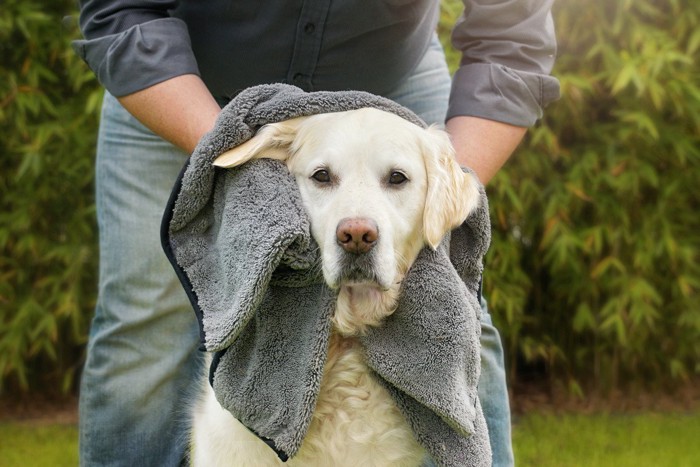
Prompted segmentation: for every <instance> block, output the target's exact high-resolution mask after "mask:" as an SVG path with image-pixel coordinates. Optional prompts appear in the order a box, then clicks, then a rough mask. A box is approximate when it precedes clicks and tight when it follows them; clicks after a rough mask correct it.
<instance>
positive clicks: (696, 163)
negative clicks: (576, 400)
mask: <svg viewBox="0 0 700 467" xmlns="http://www.w3.org/2000/svg"><path fill="white" fill-rule="evenodd" d="M555 22H556V25H557V30H558V37H559V58H558V61H557V64H556V67H555V70H554V74H555V75H556V76H558V78H559V79H560V81H561V86H562V99H561V100H560V101H559V102H558V103H556V104H555V105H553V106H551V108H549V109H548V110H547V112H546V117H545V120H544V121H543V122H542V123H541V124H540V125H539V126H538V127H536V128H535V129H533V130H532V131H531V132H530V134H529V137H528V139H527V142H526V143H525V144H524V145H523V147H521V148H520V150H519V151H518V153H517V154H516V155H515V156H514V159H513V160H512V161H511V162H510V163H509V165H508V166H507V168H506V170H504V171H502V172H501V173H500V174H499V175H498V177H497V178H496V179H495V181H494V182H493V183H492V185H491V186H490V187H489V189H490V195H491V206H492V216H493V225H494V241H493V244H492V248H491V250H490V253H489V256H488V258H487V275H486V279H485V289H486V291H487V292H486V294H487V297H488V298H489V299H490V307H491V310H492V311H493V313H494V314H495V315H496V318H497V322H498V323H499V324H500V326H499V327H500V329H501V331H502V334H503V336H504V338H505V340H506V342H507V344H508V349H509V353H510V359H509V360H510V364H511V373H510V374H511V377H512V378H517V376H518V368H517V364H518V362H522V361H523V360H524V361H525V362H531V363H532V362H542V363H544V365H545V366H546V368H547V369H548V371H549V375H550V377H553V378H554V379H556V380H557V381H558V382H560V383H561V384H562V385H564V386H565V387H568V388H569V389H570V390H573V391H575V392H580V391H581V388H582V387H584V388H585V387H593V388H595V389H601V390H608V389H612V388H618V387H624V386H626V385H627V384H636V385H641V386H644V387H646V388H648V389H655V388H656V389H658V388H662V387H664V388H665V387H668V386H671V385H674V384H676V383H677V382H679V381H683V380H687V379H690V378H693V377H695V376H697V375H698V374H699V373H700V366H699V364H698V362H699V361H700V298H699V297H698V289H700V261H699V260H700V257H699V254H700V216H698V213H697V208H698V206H700V190H699V189H698V185H699V183H700V176H699V172H698V169H699V168H700V69H699V68H698V51H699V49H700V3H698V2H691V1H677V0H656V1H651V0H635V1H615V2H611V1H609V0H589V1H569V2H559V3H558V4H557V6H556V10H555Z"/></svg>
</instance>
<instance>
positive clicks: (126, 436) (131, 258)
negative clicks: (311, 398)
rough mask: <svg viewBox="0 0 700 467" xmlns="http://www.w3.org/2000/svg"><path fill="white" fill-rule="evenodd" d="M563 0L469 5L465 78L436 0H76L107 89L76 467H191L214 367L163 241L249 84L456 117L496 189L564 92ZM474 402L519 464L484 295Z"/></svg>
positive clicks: (86, 50) (468, 148)
mask: <svg viewBox="0 0 700 467" xmlns="http://www.w3.org/2000/svg"><path fill="white" fill-rule="evenodd" d="M552 2H553V0H501V1H495V0H465V1H464V6H465V10H464V14H463V15H462V17H461V18H460V19H459V21H458V22H457V23H456V24H455V26H454V30H453V33H452V41H453V45H454V46H455V47H456V48H457V49H459V50H460V51H461V53H462V59H461V64H460V67H459V69H458V70H457V71H456V73H455V75H454V77H453V78H451V77H450V73H449V71H448V69H447V66H446V63H445V55H444V51H443V50H442V47H441V46H440V43H439V41H438V39H437V36H436V33H435V30H436V25H437V20H438V16H439V8H440V5H439V2H437V1H435V0H375V1H372V2H365V1H358V0H347V1H343V2H331V1H329V0H305V1H301V0H299V1H292V0H277V1H272V0H271V1H259V2H234V1H231V0H180V1H178V0H141V1H135V0H81V2H80V25H81V30H82V33H83V36H84V39H82V40H77V41H75V42H74V48H75V49H76V51H77V53H78V54H79V55H80V56H81V57H82V58H83V59H84V60H85V61H86V63H87V64H88V65H89V66H90V68H91V69H92V70H93V71H94V72H95V73H96V75H97V77H98V79H99V81H100V82H101V83H102V85H103V86H104V87H105V88H106V90H107V92H106V93H105V97H104V102H103V108H102V116H101V124H100V130H99V135H98V144H97V157H96V169H95V180H96V206H97V218H98V227H99V242H100V243H99V244H100V268H99V292H98V301H97V305H96V308H95V316H94V319H93V321H92V325H91V329H90V335H89V341H88V347H87V360H86V363H85V367H84V371H83V374H82V380H81V388H80V404H79V411H80V460H81V465H89V466H93V465H129V466H131V465H179V464H180V463H181V462H183V459H184V458H185V456H186V449H187V414H186V411H187V404H188V402H187V401H188V400H189V398H190V397H191V394H192V392H193V387H194V386H196V385H197V384H198V383H197V381H199V380H198V377H199V375H200V374H201V373H202V371H203V368H202V359H201V356H200V355H199V352H198V351H197V347H198V329H197V324H196V320H195V316H194V313H192V311H191V308H190V306H189V304H188V301H187V298H186V296H185V293H184V291H183V290H182V289H181V286H180V283H179V282H178V280H177V278H176V277H175V274H174V273H173V270H172V268H171V266H170V265H169V264H168V262H167V260H166V258H165V256H164V254H163V253H162V251H161V248H160V244H159V241H160V240H159V239H160V237H159V227H160V221H161V217H162V214H163V209H164V206H165V204H166V201H167V199H168V196H169V194H170V190H171V188H172V185H173V184H174V181H175V180H176V178H177V176H178V173H179V171H180V170H181V167H182V166H183V165H184V163H185V161H186V159H187V157H188V155H189V154H190V153H191V152H192V151H193V149H194V148H195V146H196V144H197V142H198V141H199V140H200V138H201V137H202V136H203V135H204V134H205V133H206V132H207V131H208V130H210V129H211V128H212V127H213V124H214V121H215V119H216V117H217V115H218V113H219V111H220V109H221V107H222V106H223V105H225V104H226V102H228V100H229V99H230V98H231V97H232V96H234V95H235V94H236V93H237V92H238V91H240V90H242V89H245V88H247V87H249V86H253V85H257V84H263V83H272V82H285V83H289V84H294V85H296V86H298V87H300V88H302V89H304V90H306V91H317V90H330V91H333V90H344V89H354V90H363V91H368V92H372V93H374V94H378V95H382V96H385V97H388V98H390V99H393V100H394V101H396V102H398V103H400V104H402V105H404V106H406V107H408V108H410V109H411V110H413V111H414V112H415V113H417V114H418V115H419V116H420V117H421V118H422V119H423V120H424V121H426V122H427V123H438V124H443V123H445V122H446V123H445V126H446V129H447V131H448V132H449V134H450V135H451V138H452V140H453V143H454V146H455V148H456V151H457V158H458V162H459V163H460V164H462V165H464V166H469V167H471V168H472V169H473V170H474V171H475V172H476V173H477V175H478V176H479V178H480V179H481V181H482V182H483V183H487V182H488V181H489V180H490V179H491V178H492V177H493V175H494V174H495V173H496V172H497V171H498V170H499V169H500V167H501V166H502V165H503V164H504V163H505V162H506V160H507V159H508V158H509V157H510V155H511V153H512V152H513V150H514V149H515V148H516V146H517V145H518V143H519V142H520V141H521V139H522V137H523V135H524V133H525V132H526V128H527V127H529V126H531V125H533V124H534V123H535V121H536V120H537V119H538V118H539V117H540V116H541V115H542V110H543V108H544V107H545V106H546V105H547V104H548V103H550V102H551V101H553V100H555V99H556V98H557V97H558V94H559V88H558V82H557V80H556V79H555V78H553V77H552V76H550V72H551V68H552V65H553V61H554V56H555V49H556V43H555V37H554V27H553V23H552V17H551V12H550V9H551V5H552ZM483 307H484V313H483V316H482V376H481V379H480V382H479V397H480V399H481V402H482V406H483V408H484V413H485V416H486V419H487V425H488V428H489V435H490V439H491V444H492V448H493V464H494V465H497V466H501V465H512V464H513V454H512V449H511V442H510V411H509V408H508V393H507V388H506V381H505V372H504V366H503V352H502V346H501V342H500V338H499V335H498V332H497V330H496V329H495V328H494V327H493V325H492V323H491V319H490V316H489V314H488V312H487V310H486V306H485V302H484V303H483Z"/></svg>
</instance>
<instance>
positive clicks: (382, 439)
mask: <svg viewBox="0 0 700 467" xmlns="http://www.w3.org/2000/svg"><path fill="white" fill-rule="evenodd" d="M195 418H198V421H197V423H195V432H194V433H193V441H194V449H193V452H192V461H193V462H192V463H193V465H195V466H204V465H208V466H213V465H217V466H224V465H226V466H255V467H267V466H270V467H272V466H290V467H300V466H319V467H320V466H325V467H327V466H339V467H341V466H348V467H350V466H353V467H354V466H358V465H362V466H377V467H379V466H382V467H384V466H387V467H388V466H396V467H406V466H413V465H415V466H419V465H421V463H422V460H423V458H424V455H425V450H424V449H423V448H422V447H421V446H420V445H419V444H418V443H417V442H416V440H415V438H414V436H413V433H412V431H411V429H410V427H409V426H408V423H407V422H406V419H405V418H404V417H403V415H402V414H401V412H400V411H399V409H398V408H397V407H396V405H395V403H394V402H393V399H392V398H391V396H390V395H389V393H388V392H387V390H386V389H385V388H384V387H383V386H382V385H381V384H380V383H379V382H378V381H377V379H376V378H375V377H374V376H373V375H372V374H371V371H370V369H369V368H368V367H367V365H366V363H365V362H364V357H363V352H362V349H361V347H360V344H359V342H358V341H357V339H355V338H346V337H342V336H340V335H338V334H337V333H333V334H332V335H331V339H330V343H329V349H328V360H327V363H326V366H325V368H324V376H323V380H322V383H321V388H320V391H319V396H318V401H317V404H316V408H315V410H314V414H313V418H312V421H311V424H310V426H309V430H308V432H307V435H306V437H305V439H304V443H303V444H302V446H301V449H300V450H299V452H298V454H297V455H296V456H295V457H294V458H292V459H290V460H289V461H287V463H282V462H281V461H280V460H279V459H278V458H277V455H276V454H275V453H274V452H273V451H272V450H271V449H270V448H269V447H267V446H266V445H265V444H264V443H263V442H262V441H261V440H260V439H258V438H257V437H256V436H255V435H253V434H252V433H251V432H250V431H248V430H247V429H246V428H245V427H244V426H243V425H242V424H241V423H240V422H238V420H236V419H235V418H234V417H233V416H231V414H230V413H229V412H227V411H226V410H224V409H223V408H221V406H220V405H219V404H218V403H217V402H216V398H215V396H214V393H213V391H212V390H211V388H208V391H207V395H206V397H205V399H204V400H203V401H202V403H201V404H200V406H199V408H198V410H197V411H196V413H195ZM197 428H199V429H203V428H206V429H204V430H201V431H199V430H197Z"/></svg>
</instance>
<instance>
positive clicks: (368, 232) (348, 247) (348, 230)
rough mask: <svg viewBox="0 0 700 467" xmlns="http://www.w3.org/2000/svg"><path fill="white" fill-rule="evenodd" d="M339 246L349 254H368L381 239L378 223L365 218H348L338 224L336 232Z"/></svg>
mask: <svg viewBox="0 0 700 467" xmlns="http://www.w3.org/2000/svg"><path fill="white" fill-rule="evenodd" d="M335 235H336V237H337V239H338V245H340V246H342V247H343V249H344V250H345V251H347V252H348V253H355V254H361V253H367V252H368V251H369V250H371V249H372V247H374V245H375V244H376V243H377V239H378V238H379V230H378V229H377V223H376V222H374V221H373V220H372V219H367V218H364V217H355V218H347V219H343V220H341V221H340V222H338V227H337V228H336V230H335Z"/></svg>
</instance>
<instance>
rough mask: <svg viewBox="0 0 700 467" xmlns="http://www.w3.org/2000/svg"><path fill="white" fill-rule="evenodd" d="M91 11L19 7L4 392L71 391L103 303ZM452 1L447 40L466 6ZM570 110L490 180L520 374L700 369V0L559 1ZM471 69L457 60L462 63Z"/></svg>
mask: <svg viewBox="0 0 700 467" xmlns="http://www.w3.org/2000/svg"><path fill="white" fill-rule="evenodd" d="M73 8H74V2H73V1H72V0H71V1H68V0H56V1H54V2H48V3H47V2H39V1H38V0H5V1H4V2H3V7H2V8H1V9H0V76H1V77H2V79H0V132H1V133H0V134H1V135H2V138H1V139H0V152H1V154H2V157H1V158H0V387H2V383H3V382H4V384H5V386H7V385H8V384H9V385H11V386H13V387H14V386H17V385H19V386H20V387H24V388H28V387H36V388H39V387H40V386H39V383H42V382H49V383H51V387H52V388H53V387H59V388H63V389H70V388H71V385H72V383H73V380H74V372H75V371H76V370H77V368H78V367H79V362H80V358H81V348H82V345H83V344H84V342H85V336H86V332H87V321H88V317H89V316H90V314H91V311H92V308H93V305H94V300H95V284H96V260H97V254H96V237H95V228H94V203H93V195H92V177H93V154H94V143H95V135H96V131H97V128H96V122H97V117H98V111H99V103H100V97H101V91H100V89H99V87H98V85H97V83H96V81H95V79H94V77H93V75H92V73H91V72H90V71H89V70H88V69H87V67H86V66H85V65H84V64H83V63H82V62H80V61H79V59H78V58H77V57H76V56H75V54H74V53H73V52H72V50H71V49H70V45H69V41H70V39H72V38H75V37H77V36H78V31H77V28H76V26H75V25H74V24H71V25H68V26H66V25H64V23H65V22H64V21H62V18H63V16H64V15H66V14H69V13H71V12H72V9H73ZM460 12H461V5H460V1H459V0H443V8H442V11H441V26H440V33H441V38H442V40H443V43H444V44H447V43H448V42H449V38H448V37H447V35H448V30H449V25H451V24H452V23H453V22H454V20H455V17H456V16H457V15H458V14H460ZM555 22H556V25H557V29H558V36H559V44H560V48H559V59H558V61H557V65H556V68H555V71H554V73H555V75H557V76H558V77H559V78H560V80H561V84H562V95H563V97H562V99H561V101H559V102H558V103H556V104H555V105H553V106H551V107H550V108H549V109H548V110H547V112H546V115H545V119H544V120H543V121H542V122H541V123H540V124H539V125H538V126H537V127H535V128H534V129H533V130H532V131H531V132H530V133H529V136H528V138H527V141H526V142H525V143H523V145H522V146H521V148H520V149H519V150H518V153H517V154H516V155H515V156H514V157H513V159H512V161H511V162H509V164H508V166H507V167H506V169H505V170H503V171H502V172H501V173H500V174H499V175H498V176H497V177H496V179H495V180H494V181H493V182H492V183H491V184H490V185H489V192H490V198H491V214H492V222H493V227H494V232H493V243H492V247H491V250H490V252H489V255H488V257H487V274H486V276H485V290H486V296H487V298H488V299H489V305H490V309H491V311H492V313H493V315H494V318H495V319H496V322H497V324H498V325H499V328H500V329H501V332H502V336H503V338H504V341H505V344H506V349H507V351H508V357H509V358H508V362H509V372H510V376H511V380H512V382H515V381H517V380H518V378H521V377H522V375H523V374H524V370H525V369H526V367H527V368H530V367H532V366H537V365H541V366H543V367H544V368H545V369H546V376H548V377H549V379H550V381H552V384H558V385H562V386H564V387H566V388H568V389H569V390H571V391H573V392H575V393H581V391H584V390H586V389H589V388H594V389H612V388H619V387H621V386H624V385H626V384H636V385H638V386H646V387H649V386H650V387H652V388H653V387H666V386H669V385H673V384H675V383H676V382H680V381H684V380H686V379H691V378H693V377H695V376H697V375H698V373H700V364H699V363H698V362H700V300H699V299H698V289H700V258H699V251H700V220H699V217H700V216H698V215H697V213H696V209H697V208H698V206H700V199H699V198H700V190H698V185H700V183H699V182H700V180H699V177H698V165H699V162H700V72H699V70H698V65H697V62H698V54H699V51H700V3H699V2H696V1H690V0H685V1H681V0H620V1H609V0H570V1H562V2H558V3H557V4H556V10H555ZM448 54H449V59H450V65H451V67H452V69H454V68H455V67H456V64H457V61H458V56H457V54H455V53H454V52H450V51H448Z"/></svg>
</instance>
